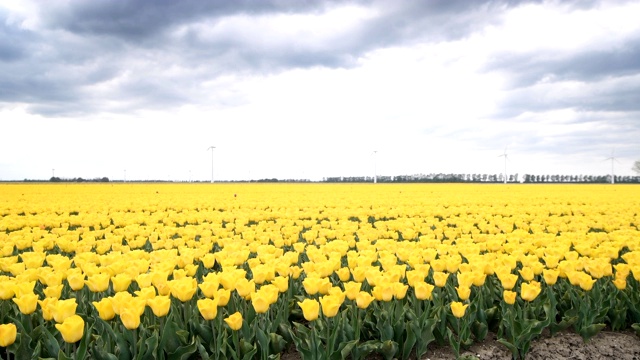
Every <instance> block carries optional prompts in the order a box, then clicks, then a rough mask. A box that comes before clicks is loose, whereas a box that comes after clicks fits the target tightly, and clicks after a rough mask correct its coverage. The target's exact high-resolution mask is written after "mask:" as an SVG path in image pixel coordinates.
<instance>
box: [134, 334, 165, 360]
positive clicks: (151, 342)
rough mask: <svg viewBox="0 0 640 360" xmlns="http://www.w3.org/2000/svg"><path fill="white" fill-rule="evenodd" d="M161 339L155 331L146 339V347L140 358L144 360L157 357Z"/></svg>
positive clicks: (151, 359)
mask: <svg viewBox="0 0 640 360" xmlns="http://www.w3.org/2000/svg"><path fill="white" fill-rule="evenodd" d="M159 342H160V340H159V339H158V334H157V333H155V332H154V333H153V334H152V335H151V336H149V337H148V338H147V339H146V340H145V341H144V345H145V346H144V349H143V351H141V352H140V353H141V355H139V358H140V359H142V360H153V359H154V358H155V354H156V352H157V350H158V343H159Z"/></svg>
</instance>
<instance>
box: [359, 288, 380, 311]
mask: <svg viewBox="0 0 640 360" xmlns="http://www.w3.org/2000/svg"><path fill="white" fill-rule="evenodd" d="M373 300H375V298H374V297H373V295H371V294H369V293H368V292H366V291H360V292H359V293H358V295H356V306H357V307H359V308H360V309H366V308H368V307H369V305H370V304H371V302H373Z"/></svg>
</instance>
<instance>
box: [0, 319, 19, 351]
mask: <svg viewBox="0 0 640 360" xmlns="http://www.w3.org/2000/svg"><path fill="white" fill-rule="evenodd" d="M17 336H18V329H17V328H16V325H15V324H2V325H0V347H7V346H10V345H11V344H13V343H14V342H15V341H16V337H17Z"/></svg>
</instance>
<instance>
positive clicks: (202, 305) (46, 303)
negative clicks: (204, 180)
mask: <svg viewBox="0 0 640 360" xmlns="http://www.w3.org/2000/svg"><path fill="white" fill-rule="evenodd" d="M0 188H1V190H2V192H3V194H5V195H6V196H3V198H4V199H3V200H2V201H3V202H2V203H0V244H2V245H0V252H1V254H0V255H1V257H0V271H1V273H0V324H2V325H0V355H2V356H3V357H5V356H6V355H11V356H13V357H15V358H17V359H29V358H32V359H37V358H58V359H88V358H91V359H189V358H193V359H234V360H242V359H254V358H260V359H263V360H266V359H274V358H278V357H279V356H280V354H281V353H282V352H283V351H284V350H285V349H286V348H288V347H289V346H294V347H295V348H296V349H297V351H298V352H299V353H300V355H301V357H302V358H303V359H344V358H347V357H351V358H353V359H356V360H357V359H363V358H365V357H366V356H367V355H369V354H371V353H378V354H380V355H381V356H382V357H384V358H385V359H394V358H399V359H408V358H409V357H411V356H416V357H418V358H421V357H422V356H424V355H425V354H427V352H428V346H429V344H431V343H432V342H435V343H438V344H441V345H444V344H449V345H450V346H451V347H452V348H453V350H454V352H455V353H456V354H458V355H459V354H460V353H461V351H462V349H464V348H465V347H468V346H469V345H471V344H472V343H473V342H477V341H482V340H483V339H484V338H485V337H486V336H487V333H488V332H489V331H491V332H494V333H496V334H497V335H498V338H499V340H498V341H499V342H501V343H502V344H504V345H505V346H506V347H507V348H508V349H509V350H510V351H511V353H512V354H513V357H514V358H524V356H525V355H526V353H527V351H528V349H529V346H530V344H531V341H532V340H533V339H535V338H536V337H537V336H540V334H541V333H542V331H544V330H545V329H547V330H548V331H549V332H550V333H552V334H553V333H556V332H558V331H561V330H564V329H572V330H573V331H575V332H577V333H578V334H580V335H581V336H582V337H583V339H584V340H585V341H588V340H589V339H590V338H591V337H593V336H594V335H595V334H597V333H598V332H599V331H600V330H602V329H603V328H604V327H607V326H608V327H610V328H612V329H614V330H623V329H629V328H631V329H634V330H636V331H640V283H639V280H640V251H639V250H640V243H639V242H638V241H637V239H638V234H639V232H638V231H639V229H638V226H637V225H636V224H639V223H640V220H639V217H640V215H639V214H638V212H637V210H636V209H638V208H640V207H639V206H638V202H637V201H636V200H634V199H639V198H640V197H639V196H638V194H637V193H638V192H639V190H640V189H637V188H636V187H609V186H569V185H561V186H544V187H538V186H531V187H530V186H525V185H520V186H509V187H502V186H500V187H497V186H484V185H454V186H451V185H390V186H371V185H359V186H354V185H337V186H334V185H310V184H304V185H282V184H280V185H255V184H254V185H240V186H238V185H193V184H191V185H157V184H154V185H125V184H120V185H118V186H112V185H93V184H92V185H74V186H64V185H28V186H23V185H0ZM238 195H239V196H238ZM245 199H246V200H245Z"/></svg>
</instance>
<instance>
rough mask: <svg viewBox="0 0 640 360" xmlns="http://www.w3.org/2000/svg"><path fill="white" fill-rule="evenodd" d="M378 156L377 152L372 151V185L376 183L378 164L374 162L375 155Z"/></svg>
mask: <svg viewBox="0 0 640 360" xmlns="http://www.w3.org/2000/svg"><path fill="white" fill-rule="evenodd" d="M377 154H378V150H373V153H372V154H371V155H373V183H374V184H375V183H377V182H378V164H377V162H376V155H377Z"/></svg>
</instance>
